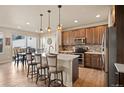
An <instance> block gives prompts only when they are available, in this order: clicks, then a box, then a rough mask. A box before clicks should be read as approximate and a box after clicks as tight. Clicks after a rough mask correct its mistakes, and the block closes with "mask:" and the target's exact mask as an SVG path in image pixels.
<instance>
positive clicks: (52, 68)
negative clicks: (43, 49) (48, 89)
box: [46, 54, 63, 87]
mask: <svg viewBox="0 0 124 93" xmlns="http://www.w3.org/2000/svg"><path fill="white" fill-rule="evenodd" d="M46 58H47V62H48V66H49V71H48V78H49V84H48V86H52V87H53V86H54V87H59V86H63V68H62V67H58V66H57V54H48V55H47V56H46ZM52 74H53V79H51V76H52ZM59 75H61V76H60V77H61V79H60V78H59Z"/></svg>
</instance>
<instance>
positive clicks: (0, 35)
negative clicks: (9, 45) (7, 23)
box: [0, 32, 3, 53]
mask: <svg viewBox="0 0 124 93" xmlns="http://www.w3.org/2000/svg"><path fill="white" fill-rule="evenodd" d="M0 53H3V33H2V32H0Z"/></svg>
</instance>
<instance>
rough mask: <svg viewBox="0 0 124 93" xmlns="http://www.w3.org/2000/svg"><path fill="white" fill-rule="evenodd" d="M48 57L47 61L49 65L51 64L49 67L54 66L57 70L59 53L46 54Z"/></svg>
mask: <svg viewBox="0 0 124 93" xmlns="http://www.w3.org/2000/svg"><path fill="white" fill-rule="evenodd" d="M46 58H47V62H48V66H49V69H50V68H51V69H52V68H53V67H54V69H56V71H57V55H56V54H48V55H46Z"/></svg>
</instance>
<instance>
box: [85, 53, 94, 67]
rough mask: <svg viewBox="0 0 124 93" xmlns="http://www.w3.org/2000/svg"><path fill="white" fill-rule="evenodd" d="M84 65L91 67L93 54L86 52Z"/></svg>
mask: <svg viewBox="0 0 124 93" xmlns="http://www.w3.org/2000/svg"><path fill="white" fill-rule="evenodd" d="M84 66H85V67H91V66H92V64H91V55H90V54H84Z"/></svg>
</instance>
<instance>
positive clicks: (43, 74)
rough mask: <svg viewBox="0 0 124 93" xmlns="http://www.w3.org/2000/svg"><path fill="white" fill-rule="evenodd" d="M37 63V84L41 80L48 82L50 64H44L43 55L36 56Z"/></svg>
mask: <svg viewBox="0 0 124 93" xmlns="http://www.w3.org/2000/svg"><path fill="white" fill-rule="evenodd" d="M35 62H36V63H38V64H37V77H36V84H37V82H38V80H39V78H40V80H45V84H46V80H47V72H48V64H47V62H46V63H43V62H42V55H41V54H35Z"/></svg>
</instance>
